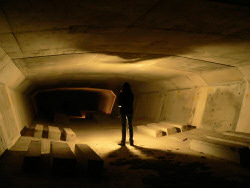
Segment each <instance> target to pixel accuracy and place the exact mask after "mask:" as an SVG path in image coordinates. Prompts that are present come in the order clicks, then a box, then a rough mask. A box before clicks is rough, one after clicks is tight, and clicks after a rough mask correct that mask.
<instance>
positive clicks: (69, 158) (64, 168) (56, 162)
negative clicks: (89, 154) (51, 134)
mask: <svg viewBox="0 0 250 188" xmlns="http://www.w3.org/2000/svg"><path fill="white" fill-rule="evenodd" d="M75 164H76V159H75V157H74V154H73V152H72V151H71V149H70V147H69V145H68V144H67V143H65V142H53V141H52V142H51V143H50V165H51V170H52V172H54V173H59V174H71V173H74V171H75Z"/></svg>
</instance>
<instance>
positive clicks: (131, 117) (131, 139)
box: [127, 115, 134, 146]
mask: <svg viewBox="0 0 250 188" xmlns="http://www.w3.org/2000/svg"><path fill="white" fill-rule="evenodd" d="M127 117H128V126H129V143H130V145H131V146H133V145H134V140H133V136H134V133H133V125H132V119H133V115H127Z"/></svg>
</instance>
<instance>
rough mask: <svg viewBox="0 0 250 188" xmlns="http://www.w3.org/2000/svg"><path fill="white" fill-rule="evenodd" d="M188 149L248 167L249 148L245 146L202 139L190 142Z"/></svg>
mask: <svg viewBox="0 0 250 188" xmlns="http://www.w3.org/2000/svg"><path fill="white" fill-rule="evenodd" d="M190 149H191V150H194V151H198V152H203V153H205V154H209V155H212V156H215V157H218V158H222V159H225V160H229V161H233V162H236V163H240V164H247V165H249V148H248V147H246V146H242V145H238V144H233V143H228V142H223V141H219V140H212V139H208V138H202V139H193V140H190Z"/></svg>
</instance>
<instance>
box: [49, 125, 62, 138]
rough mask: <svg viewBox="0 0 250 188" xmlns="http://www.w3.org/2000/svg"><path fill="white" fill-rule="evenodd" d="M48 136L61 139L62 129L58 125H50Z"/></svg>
mask: <svg viewBox="0 0 250 188" xmlns="http://www.w3.org/2000/svg"><path fill="white" fill-rule="evenodd" d="M48 138H49V139H55V140H60V138H61V131H60V129H59V128H58V127H53V126H49V132H48Z"/></svg>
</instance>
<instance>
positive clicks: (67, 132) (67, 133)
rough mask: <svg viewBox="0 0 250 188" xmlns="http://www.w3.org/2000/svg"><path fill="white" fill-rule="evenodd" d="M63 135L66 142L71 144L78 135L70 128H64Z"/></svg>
mask: <svg viewBox="0 0 250 188" xmlns="http://www.w3.org/2000/svg"><path fill="white" fill-rule="evenodd" d="M63 134H64V135H65V139H66V141H69V142H71V141H75V139H76V133H74V131H72V129H70V128H63Z"/></svg>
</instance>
